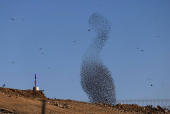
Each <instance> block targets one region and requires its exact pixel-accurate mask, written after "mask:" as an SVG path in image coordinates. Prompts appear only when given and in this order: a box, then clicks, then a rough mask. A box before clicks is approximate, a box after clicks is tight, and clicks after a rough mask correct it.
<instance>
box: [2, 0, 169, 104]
mask: <svg viewBox="0 0 170 114" xmlns="http://www.w3.org/2000/svg"><path fill="white" fill-rule="evenodd" d="M100 5H101V6H100ZM169 5H170V1H169V0H164V1H163V0H140V1H139V0H106V1H104V0H86V1H83V0H72V1H68V0H50V1H47V0H29V1H28V0H27V1H26V0H15V1H14V0H1V1H0V14H1V15H0V85H3V84H6V87H8V88H16V89H32V87H33V84H34V74H35V73H37V86H38V87H39V88H40V89H41V90H45V91H44V93H45V95H46V96H47V97H49V98H54V97H55V98H57V99H72V100H78V101H88V98H87V96H86V94H85V92H84V91H83V90H82V88H81V85H80V66H81V62H82V58H83V55H84V53H85V52H86V50H87V49H88V46H89V45H90V43H91V41H92V40H93V39H94V38H95V36H96V34H95V32H94V31H92V30H91V31H88V29H91V28H90V26H89V25H88V19H89V17H90V15H91V14H93V13H95V12H98V13H100V14H101V15H103V16H105V17H106V18H107V19H108V20H109V21H110V23H111V34H110V37H109V39H108V41H107V44H106V45H105V46H104V48H103V50H102V52H101V58H102V60H103V63H104V64H105V65H107V67H108V69H109V70H110V71H111V73H112V77H113V79H114V81H115V87H116V96H117V99H150V98H153V99H170V91H168V90H169V88H170V83H169V82H170V61H169V58H170V53H169V50H170V45H169V44H170V32H169V31H170V21H169V20H170V15H169V11H170V7H169ZM11 18H13V19H14V20H11ZM73 41H76V42H73ZM137 47H138V49H137ZM40 48H42V50H39V49H40ZM140 50H144V52H143V51H140ZM41 53H44V54H41ZM12 62H14V63H12ZM49 68H50V69H49ZM147 78H150V79H151V80H149V79H147ZM151 84H153V86H151ZM162 84H164V85H162Z"/></svg>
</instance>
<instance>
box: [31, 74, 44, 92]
mask: <svg viewBox="0 0 170 114" xmlns="http://www.w3.org/2000/svg"><path fill="white" fill-rule="evenodd" d="M33 90H34V91H44V90H39V87H37V84H36V74H35V81H34V86H33Z"/></svg>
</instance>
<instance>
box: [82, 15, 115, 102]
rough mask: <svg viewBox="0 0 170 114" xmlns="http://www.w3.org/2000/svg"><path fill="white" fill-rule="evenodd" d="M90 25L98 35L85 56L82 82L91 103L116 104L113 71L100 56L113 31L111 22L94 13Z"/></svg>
mask: <svg viewBox="0 0 170 114" xmlns="http://www.w3.org/2000/svg"><path fill="white" fill-rule="evenodd" d="M89 25H90V27H91V28H92V30H94V31H95V32H96V34H97V35H96V38H95V39H94V40H93V42H92V44H91V45H90V47H89V49H88V50H87V52H86V53H85V55H84V56H83V60H82V64H81V71H80V76H81V82H80V84H81V86H82V89H83V90H84V91H85V93H86V94H87V96H88V98H89V101H90V102H91V103H108V104H113V105H114V104H116V91H115V86H114V80H113V78H112V75H111V72H110V71H109V70H108V68H107V66H106V65H104V64H103V62H102V61H101V58H100V52H101V50H102V48H103V46H104V45H105V43H106V41H107V39H108V37H109V33H110V31H111V30H110V23H109V21H108V20H107V19H106V18H105V17H103V16H102V15H100V14H98V13H94V14H92V15H91V16H90V18H89ZM89 30H90V29H89Z"/></svg>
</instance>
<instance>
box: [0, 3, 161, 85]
mask: <svg viewBox="0 0 170 114" xmlns="http://www.w3.org/2000/svg"><path fill="white" fill-rule="evenodd" d="M100 6H101V5H100ZM11 20H13V21H14V19H13V18H11ZM22 20H24V19H22ZM88 31H90V29H88ZM157 37H159V36H157ZM73 42H74V43H76V40H74V41H73ZM75 45H76V44H75ZM137 49H139V48H138V47H137ZM39 50H42V48H40V49H39ZM140 51H142V52H145V51H144V50H140ZM41 54H44V53H41ZM144 59H145V58H144ZM12 63H14V62H12ZM48 69H50V68H48ZM148 79H149V80H151V79H150V78H148ZM162 85H164V84H162ZM4 86H5V84H4V85H3V86H2V87H4ZM151 86H153V85H152V84H151Z"/></svg>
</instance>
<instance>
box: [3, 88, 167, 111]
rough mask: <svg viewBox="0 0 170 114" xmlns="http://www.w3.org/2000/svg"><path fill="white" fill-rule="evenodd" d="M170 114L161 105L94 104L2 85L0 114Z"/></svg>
mask: <svg viewBox="0 0 170 114" xmlns="http://www.w3.org/2000/svg"><path fill="white" fill-rule="evenodd" d="M43 100H44V101H45V114H141V113H144V114H152V113H153V114H165V113H166V114H170V110H167V109H163V108H162V107H160V106H157V107H156V108H153V107H152V106H145V107H140V106H138V105H136V104H132V105H129V104H128V105H127V104H117V105H115V106H113V105H110V104H97V103H95V104H93V103H87V102H81V101H73V100H70V99H67V100H63V99H49V98H47V97H46V96H45V95H44V93H43V92H42V91H33V90H18V89H12V88H1V87H0V114H42V112H43V111H42V107H43V105H42V104H43Z"/></svg>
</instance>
